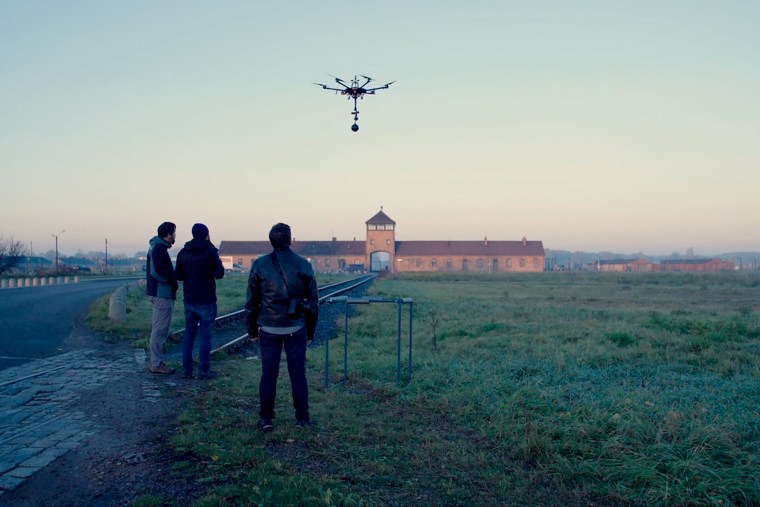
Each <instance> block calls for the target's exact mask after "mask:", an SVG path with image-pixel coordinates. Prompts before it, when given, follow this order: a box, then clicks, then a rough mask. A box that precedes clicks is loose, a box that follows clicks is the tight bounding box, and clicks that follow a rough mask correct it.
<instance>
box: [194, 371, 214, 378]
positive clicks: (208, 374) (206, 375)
mask: <svg viewBox="0 0 760 507" xmlns="http://www.w3.org/2000/svg"><path fill="white" fill-rule="evenodd" d="M218 376H219V374H218V373H217V372H215V371H212V370H209V371H205V372H204V371H202V372H200V373H198V378H201V379H212V378H216V377H218Z"/></svg>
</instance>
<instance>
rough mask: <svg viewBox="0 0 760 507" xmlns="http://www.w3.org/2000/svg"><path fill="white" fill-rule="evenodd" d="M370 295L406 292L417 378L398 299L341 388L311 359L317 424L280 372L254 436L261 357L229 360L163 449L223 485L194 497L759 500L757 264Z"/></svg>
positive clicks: (371, 311)
mask: <svg viewBox="0 0 760 507" xmlns="http://www.w3.org/2000/svg"><path fill="white" fill-rule="evenodd" d="M370 293H371V295H377V296H386V297H411V298H414V301H415V305H414V332H413V338H414V372H413V378H412V381H411V382H410V383H404V384H403V385H402V386H400V387H397V386H396V382H395V380H396V366H395V365H396V330H397V328H396V325H397V324H396V312H397V309H396V306H395V305H382V304H376V305H363V306H360V307H357V311H356V313H355V314H354V315H353V316H352V318H351V320H350V331H349V336H350V340H351V342H350V348H349V369H350V374H349V378H348V380H347V381H346V382H343V383H340V382H339V380H340V377H341V376H342V374H343V355H342V352H343V349H342V338H343V337H342V336H340V337H338V339H336V340H333V342H332V343H331V363H330V372H331V374H332V375H331V379H330V382H331V385H332V386H331V387H330V388H329V389H325V388H324V347H323V346H321V347H315V348H313V349H311V350H310V351H309V362H308V368H307V375H308V377H309V381H310V386H311V405H312V416H313V418H314V419H315V421H316V426H315V427H314V428H311V429H306V430H304V429H299V428H295V427H294V425H293V419H292V417H293V415H292V412H293V409H292V408H291V403H292V401H291V398H290V393H289V389H290V386H289V382H288V379H287V374H286V372H285V371H284V370H285V369H284V368H283V369H282V370H281V373H280V375H281V377H280V384H279V390H278V406H277V415H278V417H277V418H276V419H275V431H274V432H273V433H270V434H261V433H260V432H258V431H257V429H256V422H257V419H258V416H257V410H258V377H259V375H260V364H259V363H258V361H244V360H239V359H232V358H230V359H228V360H226V361H224V360H222V361H219V362H217V364H218V365H219V369H220V370H221V371H222V373H223V375H222V376H221V377H220V378H219V379H218V380H216V381H214V382H212V383H211V384H210V389H209V390H208V392H207V394H206V395H205V396H202V397H200V398H199V399H197V401H195V402H194V404H193V406H192V408H190V409H189V410H188V411H187V412H186V413H184V414H182V415H181V416H180V418H179V428H178V431H177V433H176V435H175V436H174V437H173V439H172V442H171V444H172V445H173V446H174V448H175V449H176V452H177V455H178V456H180V457H181V458H178V462H177V463H176V464H175V469H176V470H177V471H178V472H179V473H182V474H188V476H191V477H195V480H198V481H200V482H203V483H208V484H213V485H214V488H213V489H212V491H211V492H210V493H209V494H208V495H207V496H206V497H205V498H203V499H201V500H199V501H198V502H197V504H196V505H198V506H212V505H214V506H217V505H431V506H433V505H436V506H437V505H723V506H728V505H758V504H760V475H759V473H758V470H760V318H759V313H758V312H760V276H758V275H757V274H741V273H724V274H704V275H702V274H683V273H674V274H665V273H663V274H651V275H650V274H609V273H604V274H601V273H584V274H572V273H562V274H557V273H543V274H524V275H520V274H516V275H504V276H495V277H494V276H489V277H482V276H474V275H472V276H466V275H462V274H459V275H444V274H440V275H439V274H435V275H434V274H427V275H407V276H398V277H391V278H386V279H381V280H377V281H375V283H374V285H373V287H372V289H371V291H370ZM407 312H408V310H406V309H405V310H404V319H405V320H404V322H405V324H404V326H402V328H403V332H404V344H405V345H404V356H403V358H404V361H403V365H404V368H405V369H406V368H407V366H408V365H407V359H406V358H407V356H406V340H408V325H407V324H406V322H407V320H406V319H408V313H407ZM338 328H339V330H341V332H342V329H343V327H342V323H341V325H340V326H338ZM404 374H406V370H405V372H404ZM168 500H169V499H155V498H145V499H143V500H141V501H140V502H138V503H137V505H161V502H163V501H168Z"/></svg>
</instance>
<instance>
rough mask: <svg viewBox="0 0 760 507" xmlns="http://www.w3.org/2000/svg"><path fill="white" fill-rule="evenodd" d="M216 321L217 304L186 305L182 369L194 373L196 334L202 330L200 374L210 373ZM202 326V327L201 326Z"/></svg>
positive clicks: (199, 351)
mask: <svg viewBox="0 0 760 507" xmlns="http://www.w3.org/2000/svg"><path fill="white" fill-rule="evenodd" d="M214 319H216V303H212V304H207V305H189V304H187V303H185V334H184V335H183V336H182V369H183V370H184V371H185V373H190V374H192V373H193V345H194V344H195V334H196V333H197V332H198V330H199V329H200V332H201V337H200V341H199V343H198V359H199V361H200V372H201V373H208V372H209V370H210V369H211V327H212V326H213V325H214ZM199 324H200V326H199Z"/></svg>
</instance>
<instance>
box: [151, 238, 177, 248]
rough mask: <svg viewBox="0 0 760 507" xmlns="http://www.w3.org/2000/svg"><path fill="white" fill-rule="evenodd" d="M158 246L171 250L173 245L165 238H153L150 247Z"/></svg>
mask: <svg viewBox="0 0 760 507" xmlns="http://www.w3.org/2000/svg"><path fill="white" fill-rule="evenodd" d="M156 245H166V248H171V247H172V244H171V243H169V242H168V241H166V240H165V239H163V238H159V237H158V236H153V237H152V238H151V239H150V246H152V247H153V246H156Z"/></svg>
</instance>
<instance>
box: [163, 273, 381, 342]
mask: <svg viewBox="0 0 760 507" xmlns="http://www.w3.org/2000/svg"><path fill="white" fill-rule="evenodd" d="M376 277H377V275H363V276H360V277H357V278H352V279H351V280H344V281H342V282H337V283H333V284H330V285H325V286H323V287H319V304H320V318H319V324H318V325H317V331H316V338H315V340H314V341H315V342H317V343H319V342H321V341H322V340H324V339H327V338H329V337H330V335H331V334H333V332H334V329H331V327H334V324H333V321H334V320H335V319H334V318H332V317H330V315H329V314H331V311H330V310H329V308H330V306H331V305H325V304H324V303H325V302H326V301H327V300H328V299H329V298H331V297H335V296H340V295H344V294H349V295H359V293H363V292H364V291H365V290H366V288H367V287H369V284H370V283H371V282H372V280H374V279H375V278H376ZM325 310H327V311H325ZM244 319H245V310H244V309H242V310H238V311H235V312H232V313H228V314H225V315H220V316H219V317H217V318H216V320H215V322H214V327H215V329H214V334H213V335H212V349H211V353H212V354H213V353H215V352H220V351H223V350H228V349H232V348H235V347H236V346H240V345H242V344H244V343H245V341H246V339H247V338H248V332H247V331H246V329H245V323H244V322H243V321H244ZM184 331H185V330H184V329H180V330H178V331H174V332H172V333H171V339H172V340H175V341H176V340H181V339H182V334H183V333H184Z"/></svg>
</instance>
